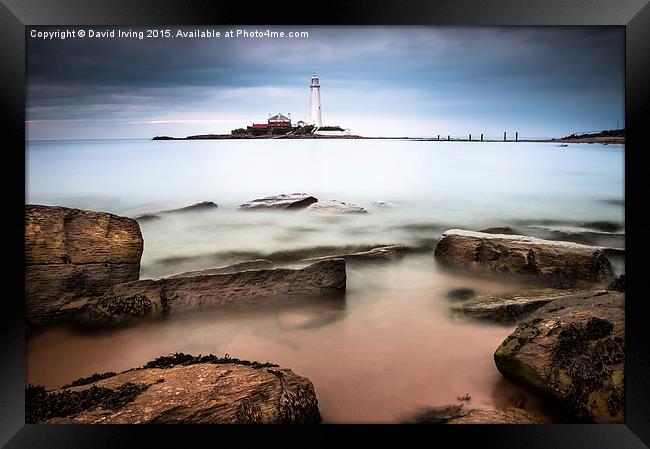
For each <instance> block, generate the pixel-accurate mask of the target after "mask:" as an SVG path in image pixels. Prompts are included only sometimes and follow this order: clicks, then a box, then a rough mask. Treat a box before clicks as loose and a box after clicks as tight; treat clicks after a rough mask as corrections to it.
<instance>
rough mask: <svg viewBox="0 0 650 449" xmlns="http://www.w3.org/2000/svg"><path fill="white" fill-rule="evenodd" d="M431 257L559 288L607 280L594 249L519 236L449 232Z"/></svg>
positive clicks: (598, 251)
mask: <svg viewBox="0 0 650 449" xmlns="http://www.w3.org/2000/svg"><path fill="white" fill-rule="evenodd" d="M434 254H435V256H436V258H437V259H438V260H439V261H442V262H444V263H448V264H450V265H456V266H460V267H464V268H469V269H474V270H479V271H489V272H496V273H512V274H517V275H528V276H534V277H535V278H537V279H539V280H541V281H543V282H547V283H553V284H560V285H571V284H575V283H577V282H581V281H582V282H599V281H603V280H606V279H608V278H609V277H610V276H611V267H610V263H609V260H608V259H607V257H605V255H604V253H603V251H602V250H601V249H600V248H598V247H593V246H587V245H581V244H578V243H570V242H558V241H551V240H543V239H538V238H535V237H528V236H523V235H505V234H488V233H483V232H473V231H465V230H460V229H451V230H449V231H446V232H444V233H443V234H442V237H441V239H440V241H439V242H438V244H437V245H436V248H435V251H434Z"/></svg>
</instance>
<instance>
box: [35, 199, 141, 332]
mask: <svg viewBox="0 0 650 449" xmlns="http://www.w3.org/2000/svg"><path fill="white" fill-rule="evenodd" d="M142 249H143V241H142V234H141V233H140V226H139V225H138V223H137V222H136V221H135V220H132V219H130V218H126V217H119V216H117V215H113V214H108V213H103V212H92V211H86V210H79V209H69V208H66V207H51V206H38V205H26V206H25V265H26V266H25V296H26V298H25V299H26V319H27V321H28V323H30V324H36V325H38V324H44V323H47V322H49V321H51V320H53V319H55V318H59V317H62V316H67V315H68V314H70V313H72V312H73V311H74V310H75V308H76V306H75V304H77V303H78V302H79V301H80V300H82V299H83V298H87V297H93V296H97V295H101V294H103V293H105V292H107V291H109V290H110V287H111V285H113V284H117V283H123V282H129V281H133V280H137V279H138V277H139V272H140V256H141V255H142Z"/></svg>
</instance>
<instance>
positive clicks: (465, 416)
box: [406, 404, 543, 424]
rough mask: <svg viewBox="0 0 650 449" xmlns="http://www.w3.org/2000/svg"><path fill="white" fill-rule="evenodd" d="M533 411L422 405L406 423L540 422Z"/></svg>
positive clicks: (512, 408)
mask: <svg viewBox="0 0 650 449" xmlns="http://www.w3.org/2000/svg"><path fill="white" fill-rule="evenodd" d="M542 422H543V421H542V419H541V418H540V417H538V416H537V415H535V414H534V413H531V412H528V411H526V410H523V409H520V408H516V407H503V408H497V409H492V408H489V409H466V408H464V407H463V404H451V405H444V406H441V407H424V408H422V409H421V410H420V411H419V412H418V413H417V414H416V415H415V416H414V417H412V418H410V419H409V420H407V421H406V424H542Z"/></svg>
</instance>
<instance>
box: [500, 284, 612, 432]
mask: <svg viewBox="0 0 650 449" xmlns="http://www.w3.org/2000/svg"><path fill="white" fill-rule="evenodd" d="M624 324H625V296H624V293H621V292H614V291H608V292H606V293H604V294H603V293H602V292H595V293H594V294H593V295H592V296H591V297H585V296H575V297H567V298H561V299H557V300H555V301H552V302H550V303H549V304H547V305H545V306H544V307H542V308H540V309H539V310H537V311H535V312H533V313H532V314H531V315H530V316H529V317H528V318H527V319H526V320H525V321H524V322H522V323H521V324H519V326H518V327H517V329H515V331H514V332H513V333H512V334H511V335H510V336H509V337H507V338H506V339H505V340H504V341H503V343H501V345H500V346H499V347H498V348H497V350H496V352H495V354H494V360H495V363H496V366H497V368H498V369H499V371H501V373H503V375H504V376H506V377H508V378H510V379H513V380H515V381H517V382H519V383H522V384H524V385H528V386H530V387H533V388H535V389H537V390H540V391H542V392H544V393H547V394H550V395H552V396H554V397H556V398H557V399H558V400H559V402H560V404H561V405H562V406H563V408H564V410H565V411H566V412H567V413H569V414H571V415H572V416H574V417H575V419H576V420H578V421H587V422H597V423H609V422H623V420H624V409H625V402H624V398H625V396H624V394H625V391H624V362H625V351H624V346H625V345H624V331H625V329H624Z"/></svg>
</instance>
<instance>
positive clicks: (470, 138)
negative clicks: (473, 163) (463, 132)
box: [469, 134, 472, 142]
mask: <svg viewBox="0 0 650 449" xmlns="http://www.w3.org/2000/svg"><path fill="white" fill-rule="evenodd" d="M469 141H470V142H471V141H472V135H471V134H470V135H469Z"/></svg>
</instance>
